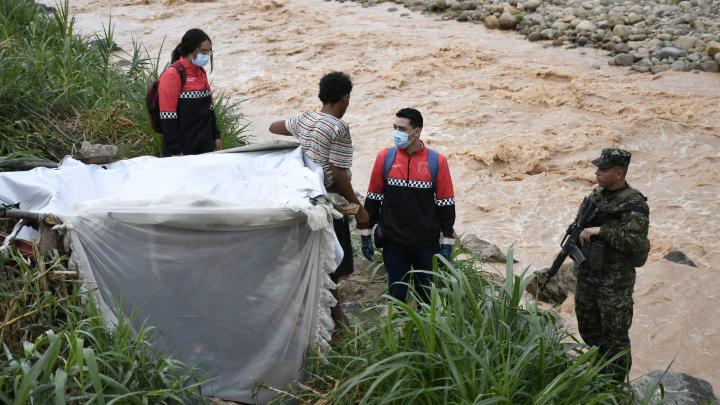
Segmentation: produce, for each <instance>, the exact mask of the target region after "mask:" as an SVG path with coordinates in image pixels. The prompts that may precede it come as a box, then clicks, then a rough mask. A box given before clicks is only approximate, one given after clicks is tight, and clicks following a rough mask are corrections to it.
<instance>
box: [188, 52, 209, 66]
mask: <svg viewBox="0 0 720 405" xmlns="http://www.w3.org/2000/svg"><path fill="white" fill-rule="evenodd" d="M209 61H210V55H203V54H200V53H199V54H197V55H196V56H195V59H193V61H192V63H193V65H195V66H200V67H203V66H205V65H207V63H208V62H209Z"/></svg>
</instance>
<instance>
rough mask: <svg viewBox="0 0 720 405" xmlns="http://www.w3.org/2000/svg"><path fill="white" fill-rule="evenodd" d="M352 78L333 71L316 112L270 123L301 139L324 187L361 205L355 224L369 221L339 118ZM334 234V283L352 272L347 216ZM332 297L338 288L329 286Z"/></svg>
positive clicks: (335, 311)
mask: <svg viewBox="0 0 720 405" xmlns="http://www.w3.org/2000/svg"><path fill="white" fill-rule="evenodd" d="M351 91H352V82H351V81H350V78H348V77H347V76H346V75H344V74H343V73H342V72H333V73H329V74H327V75H325V76H324V77H323V78H322V79H321V80H320V94H319V97H320V101H322V103H323V106H322V109H321V110H320V111H319V112H312V111H309V112H305V113H303V114H300V115H298V116H297V117H294V118H290V119H288V120H285V121H276V122H273V123H272V124H271V125H270V132H272V133H274V134H279V135H292V136H294V137H296V138H297V139H298V141H300V146H301V147H302V150H303V152H304V153H305V156H307V157H308V158H309V159H310V160H312V161H313V162H315V163H317V164H318V165H319V166H320V167H322V169H323V174H324V183H325V189H326V190H327V191H328V192H331V193H338V194H340V195H341V196H343V197H345V199H347V200H348V201H350V202H351V203H355V204H357V205H358V206H360V210H359V211H358V213H357V215H356V216H355V220H356V221H357V224H358V227H366V226H368V225H369V222H370V218H369V216H368V213H367V211H365V208H363V206H362V204H360V201H359V200H358V198H357V196H356V195H355V191H354V190H353V187H352V184H351V182H350V181H351V179H352V172H351V171H350V166H352V157H353V150H354V147H353V144H352V139H351V138H350V128H349V127H348V125H347V124H346V123H345V121H343V120H342V117H343V115H345V111H347V108H348V105H349V104H350V92H351ZM333 225H334V228H335V234H336V235H337V238H338V240H339V241H340V245H341V246H342V248H343V253H344V257H343V261H342V263H340V266H338V268H337V269H336V270H335V272H334V273H332V274H331V275H330V278H331V279H332V280H333V282H334V283H335V284H337V283H338V281H339V279H340V277H342V276H346V275H348V274H351V273H352V272H353V270H354V267H353V250H352V241H351V239H350V225H349V220H348V218H347V217H343V218H342V219H337V220H334V223H333ZM332 294H333V296H334V297H335V299H337V298H338V295H337V290H332ZM330 312H331V314H332V318H333V320H334V321H335V323H336V324H338V323H341V321H342V313H341V312H340V307H339V306H338V305H336V306H335V307H333V308H331V311H330Z"/></svg>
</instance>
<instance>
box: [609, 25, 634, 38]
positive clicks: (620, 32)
mask: <svg viewBox="0 0 720 405" xmlns="http://www.w3.org/2000/svg"><path fill="white" fill-rule="evenodd" d="M630 29H631V28H630V27H628V26H627V25H616V26H615V27H614V28H613V30H612V33H613V35H614V36H616V37H620V38H624V37H627V36H630V34H631V32H630Z"/></svg>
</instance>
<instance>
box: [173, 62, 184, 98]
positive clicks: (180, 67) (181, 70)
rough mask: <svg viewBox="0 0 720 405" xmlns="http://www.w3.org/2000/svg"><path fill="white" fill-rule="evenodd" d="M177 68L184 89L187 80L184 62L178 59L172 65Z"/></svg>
mask: <svg viewBox="0 0 720 405" xmlns="http://www.w3.org/2000/svg"><path fill="white" fill-rule="evenodd" d="M170 66H172V67H174V68H175V70H177V71H178V73H179V74H180V91H182V89H183V87H185V82H186V81H187V75H186V74H185V67H184V66H183V64H182V62H180V61H177V62H175V63H173V64H172V65H170Z"/></svg>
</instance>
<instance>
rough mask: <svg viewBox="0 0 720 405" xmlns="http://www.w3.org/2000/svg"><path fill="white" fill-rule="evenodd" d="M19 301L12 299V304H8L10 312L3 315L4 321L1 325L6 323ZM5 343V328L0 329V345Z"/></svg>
mask: <svg viewBox="0 0 720 405" xmlns="http://www.w3.org/2000/svg"><path fill="white" fill-rule="evenodd" d="M19 302H20V301H19V300H18V299H17V298H13V300H12V304H10V310H9V311H7V313H6V314H5V320H4V321H3V324H5V323H7V321H8V319H10V317H11V316H12V314H14V313H15V311H16V310H17V307H18V303H19ZM2 343H5V328H2V329H0V344H2Z"/></svg>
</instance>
